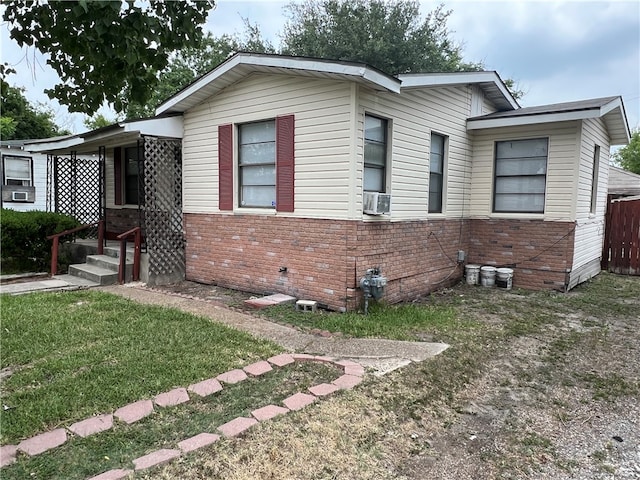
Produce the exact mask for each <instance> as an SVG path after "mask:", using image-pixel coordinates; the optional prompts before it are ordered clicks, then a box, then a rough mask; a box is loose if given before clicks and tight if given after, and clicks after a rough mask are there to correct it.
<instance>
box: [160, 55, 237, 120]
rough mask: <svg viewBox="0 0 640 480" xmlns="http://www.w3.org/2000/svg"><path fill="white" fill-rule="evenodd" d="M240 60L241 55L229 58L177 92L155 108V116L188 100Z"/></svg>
mask: <svg viewBox="0 0 640 480" xmlns="http://www.w3.org/2000/svg"><path fill="white" fill-rule="evenodd" d="M241 58H242V56H241V55H236V56H235V57H231V58H230V59H229V60H227V61H226V62H224V63H223V64H222V65H219V66H218V67H217V68H215V69H214V70H211V71H210V72H209V73H207V74H206V75H204V76H203V77H202V78H200V79H199V80H196V81H195V82H193V83H192V84H191V85H189V86H188V87H186V88H185V89H184V90H182V91H181V92H178V93H177V94H176V95H175V96H174V97H173V98H170V99H169V100H167V101H166V102H164V103H161V104H160V105H159V106H158V107H157V108H156V115H160V114H162V113H164V112H166V111H168V110H170V109H171V108H172V107H174V106H175V105H177V104H178V103H180V102H182V101H183V100H185V99H187V98H189V97H190V96H191V95H192V94H194V93H196V92H197V91H198V90H200V89H201V88H203V87H205V86H206V85H208V84H209V83H211V82H213V81H214V80H215V79H216V78H218V77H220V76H222V75H224V74H225V73H226V72H228V71H229V70H231V69H233V68H235V67H236V66H237V65H238V64H239V63H240V59H241Z"/></svg>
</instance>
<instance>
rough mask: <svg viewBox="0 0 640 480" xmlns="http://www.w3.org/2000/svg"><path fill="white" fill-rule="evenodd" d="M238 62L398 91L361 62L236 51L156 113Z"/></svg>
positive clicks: (393, 81)
mask: <svg viewBox="0 0 640 480" xmlns="http://www.w3.org/2000/svg"><path fill="white" fill-rule="evenodd" d="M240 65H255V66H259V67H273V68H285V69H290V70H304V71H315V72H319V73H328V74H337V75H347V76H352V77H360V78H362V79H365V80H368V81H369V82H372V83H374V84H376V85H378V86H380V87H382V88H384V89H386V90H388V91H390V92H394V93H400V81H398V80H396V79H395V78H390V77H387V76H386V75H384V74H382V73H380V72H377V71H375V70H373V69H370V68H366V67H363V66H361V65H349V64H342V63H335V62H324V61H318V60H311V59H308V60H307V59H302V58H291V57H277V56H273V57H271V56H269V57H264V56H260V55H255V56H254V55H248V54H237V55H236V56H234V57H231V58H230V59H229V60H227V61H226V62H225V63H223V64H222V65H220V66H219V67H218V68H216V69H215V70H212V71H211V72H209V73H208V74H206V75H205V76H204V77H202V78H201V79H200V80H197V81H195V82H194V83H193V84H191V85H190V86H189V87H187V88H185V89H184V90H183V91H182V92H180V93H178V94H177V95H176V96H175V97H173V98H171V99H169V100H167V101H166V102H165V103H163V104H161V105H160V106H159V107H158V108H157V109H156V115H160V114H162V113H164V112H167V111H169V110H171V109H172V108H173V107H175V106H176V105H178V104H179V103H181V102H182V101H184V100H186V99H187V98H189V97H190V96H191V95H193V94H195V93H196V92H198V91H199V90H200V89H202V88H204V87H205V86H207V85H209V84H210V83H211V82H214V81H216V80H217V79H218V78H220V77H222V76H224V75H225V74H226V73H228V72H229V71H231V70H233V69H234V68H236V67H238V66H240Z"/></svg>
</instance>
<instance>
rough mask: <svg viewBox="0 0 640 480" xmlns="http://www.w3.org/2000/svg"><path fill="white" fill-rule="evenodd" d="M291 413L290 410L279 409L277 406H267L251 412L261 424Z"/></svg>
mask: <svg viewBox="0 0 640 480" xmlns="http://www.w3.org/2000/svg"><path fill="white" fill-rule="evenodd" d="M287 412H289V409H288V408H284V407H279V406H277V405H267V406H266V407H262V408H258V409H257V410H254V411H253V412H251V415H253V416H254V417H255V419H256V420H258V421H259V422H264V421H265V420H269V419H271V418H273V417H277V416H278V415H283V414H285V413H287Z"/></svg>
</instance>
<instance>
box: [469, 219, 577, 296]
mask: <svg viewBox="0 0 640 480" xmlns="http://www.w3.org/2000/svg"><path fill="white" fill-rule="evenodd" d="M574 240H575V224H574V223H573V222H545V221H542V220H471V233H470V254H469V258H468V263H476V264H479V265H493V266H496V267H508V268H513V269H514V274H513V286H514V287H521V288H528V289H533V290H541V289H556V290H564V288H565V282H566V281H567V278H568V276H567V273H566V272H567V269H570V268H571V266H572V264H573V246H574Z"/></svg>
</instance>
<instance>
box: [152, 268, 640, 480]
mask: <svg viewBox="0 0 640 480" xmlns="http://www.w3.org/2000/svg"><path fill="white" fill-rule="evenodd" d="M639 280H640V279H638V278H626V277H618V276H613V275H608V274H601V275H600V276H599V277H598V278H597V279H594V280H592V281H591V282H588V283H587V284H585V285H582V286H580V287H578V288H577V289H575V290H574V291H572V292H570V293H569V294H561V293H554V292H551V293H550V292H528V291H519V290H513V291H510V292H507V291H504V290H502V291H501V290H497V289H484V288H479V287H472V286H467V285H458V286H457V287H455V288H452V289H447V290H444V291H442V292H439V293H436V294H434V295H431V296H430V297H429V298H428V299H427V301H426V304H424V305H419V304H415V305H411V306H410V307H409V308H410V309H411V310H412V309H414V308H416V309H418V310H419V309H424V310H426V311H429V312H434V311H436V312H437V311H445V312H448V311H452V312H453V317H450V319H449V320H444V321H442V322H440V321H438V320H437V318H436V319H432V320H431V321H425V322H416V321H415V320H414V319H415V318H416V317H413V318H412V315H411V314H409V315H406V317H407V318H406V319H405V318H401V317H402V316H403V314H404V313H405V312H407V311H409V312H410V311H411V310H403V308H406V306H402V307H399V308H398V307H388V306H386V307H383V308H382V309H381V312H376V313H380V314H382V315H388V317H387V318H393V316H396V315H397V317H400V318H397V321H398V323H399V324H400V326H398V325H397V324H396V325H395V326H394V327H393V328H392V329H391V330H386V331H385V327H384V326H379V325H376V323H378V322H379V323H383V321H382V320H380V319H377V318H376V317H372V318H371V319H369V320H371V321H372V323H373V324H374V325H364V321H365V320H367V319H368V317H361V318H362V320H363V324H360V323H359V321H358V319H356V320H355V321H353V322H351V321H349V319H350V317H349V316H348V315H341V314H318V315H317V316H316V315H312V314H308V313H305V314H296V313H292V310H291V309H290V308H287V309H282V310H278V309H270V310H269V311H268V315H269V316H270V318H274V319H277V320H278V321H288V322H289V323H293V324H296V325H298V326H302V327H303V328H319V329H326V330H331V331H342V332H343V333H345V334H349V335H353V336H371V335H376V336H391V337H392V338H403V339H405V338H420V339H423V338H433V339H434V340H439V341H445V342H447V343H449V344H450V345H451V347H450V348H449V349H447V350H446V351H445V352H443V353H442V354H440V355H438V356H436V357H435V358H433V359H431V360H429V361H426V362H422V363H419V364H411V365H409V366H407V367H405V368H402V369H400V370H397V371H395V372H392V373H390V374H388V375H385V376H384V377H381V378H375V379H369V380H368V381H367V382H365V383H364V384H363V385H360V386H358V387H357V388H356V389H354V390H353V391H351V392H349V393H347V394H345V395H340V396H337V397H334V398H331V399H328V400H327V401H326V402H323V403H322V404H321V405H318V406H316V407H314V408H312V409H308V410H305V411H303V412H298V413H296V414H295V415H293V416H287V417H286V418H281V419H279V420H278V421H277V422H273V423H270V422H268V423H266V424H264V425H260V426H259V428H257V429H255V430H253V431H251V432H250V433H249V434H248V435H247V436H246V437H245V438H243V439H242V440H239V441H235V440H234V441H233V442H228V443H225V444H220V445H217V446H215V447H214V448H212V449H210V450H209V449H207V450H206V451H203V452H202V454H201V455H198V456H193V457H188V458H187V459H185V461H184V462H179V463H174V464H171V465H169V466H167V467H163V468H162V469H161V470H160V471H159V472H150V473H149V474H148V477H147V478H166V479H169V478H203V477H209V478H231V479H234V480H244V479H249V478H313V479H325V478H332V479H340V480H346V479H352V478H358V479H368V478H371V479H373V478H375V479H392V478H407V479H416V480H417V479H422V478H424V476H425V472H429V476H430V477H433V478H442V479H443V480H451V479H458V478H504V479H521V478H529V477H535V478H595V477H596V476H597V475H599V474H600V472H606V471H608V472H609V473H611V474H613V473H614V470H615V468H616V467H615V463H614V462H615V461H617V460H616V458H618V459H619V457H616V455H617V454H616V452H617V450H612V451H611V452H609V453H610V455H609V456H610V458H608V459H607V461H610V462H612V463H611V465H613V466H610V464H609V463H606V462H605V461H604V459H605V455H601V454H598V453H596V455H595V457H597V458H594V459H590V458H589V457H588V455H589V454H591V453H592V452H594V451H598V449H600V450H601V451H603V452H604V448H603V445H599V446H597V445H595V444H594V443H593V442H594V440H593V439H594V438H598V435H600V433H599V432H601V431H603V429H605V430H606V428H607V425H609V424H610V426H611V428H614V430H612V431H614V432H615V433H616V434H619V435H620V436H621V437H624V439H625V441H624V443H620V444H619V446H617V445H616V448H617V449H618V448H623V449H628V450H627V451H628V453H627V455H628V458H635V457H634V456H633V455H635V448H636V445H637V442H635V440H633V439H634V438H636V437H637V436H635V435H634V432H635V430H634V425H631V423H630V422H629V421H628V420H625V414H626V415H628V416H631V417H632V418H635V417H637V415H635V412H637V406H635V407H634V405H636V403H635V401H634V400H635V399H634V395H635V396H637V394H638V393H637V391H638V390H636V388H637V387H638V384H637V378H638V358H640V356H639V355H638V345H640V343H638V333H637V332H638V329H637V319H638V315H637V311H638V306H639V303H638V302H639V300H638V295H637V292H638V291H640V288H639V287H640V283H639ZM285 317H286V318H285ZM417 318H419V316H418V317H417ZM343 319H346V320H347V321H345V322H344V324H343V323H340V320H343ZM332 322H335V323H332ZM634 326H635V328H634ZM374 331H375V332H376V333H375V334H374V333H372V332H374ZM605 391H607V392H609V393H610V398H608V399H605V398H604V397H601V396H600V395H602V394H604V392H605ZM634 392H635V393H634ZM596 397H597V398H596ZM594 398H595V399H596V401H594ZM629 407H631V408H629ZM345 425H348V426H349V427H348V428H345ZM634 442H635V443H634ZM461 458H463V459H464V461H463V462H461V461H460V459H461ZM627 465H628V464H627ZM615 473H619V472H618V471H617V470H616V471H615Z"/></svg>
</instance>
